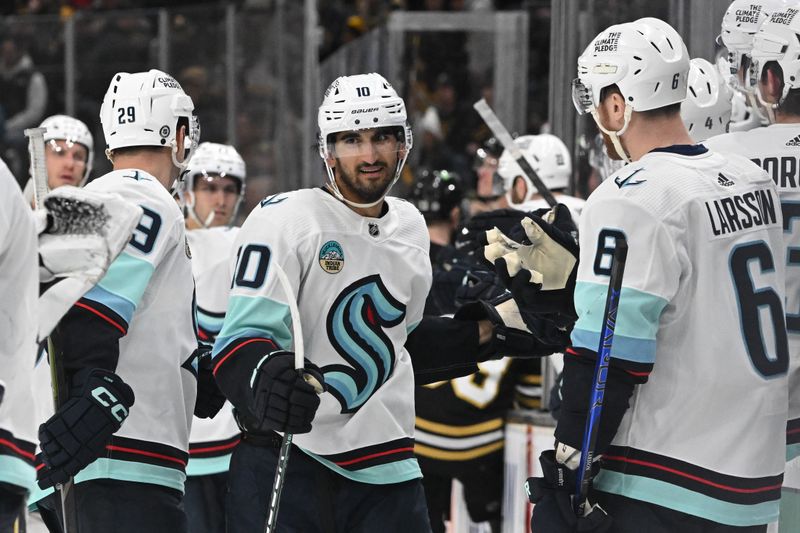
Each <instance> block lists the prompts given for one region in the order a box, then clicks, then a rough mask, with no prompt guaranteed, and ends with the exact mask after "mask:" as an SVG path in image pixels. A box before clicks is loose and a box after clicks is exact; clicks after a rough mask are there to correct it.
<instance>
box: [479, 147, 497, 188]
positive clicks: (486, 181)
mask: <svg viewBox="0 0 800 533" xmlns="http://www.w3.org/2000/svg"><path fill="white" fill-rule="evenodd" d="M495 172H497V158H496V157H494V156H491V155H487V156H486V157H484V158H483V159H482V160H481V164H480V166H479V167H478V170H477V173H478V185H477V191H476V192H477V193H478V196H482V197H484V198H485V197H489V196H492V188H493V186H494V173H495Z"/></svg>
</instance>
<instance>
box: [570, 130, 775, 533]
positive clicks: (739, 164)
mask: <svg viewBox="0 0 800 533" xmlns="http://www.w3.org/2000/svg"><path fill="white" fill-rule="evenodd" d="M782 233H783V227H782V218H781V210H780V201H779V199H778V194H777V190H776V188H775V186H774V184H773V183H772V180H771V179H770V178H769V176H767V174H766V173H765V172H763V171H761V170H760V169H759V168H757V167H756V166H755V165H753V163H751V162H750V161H748V160H746V159H744V158H742V157H740V156H738V155H734V154H725V155H724V156H723V155H721V154H718V153H714V152H710V151H708V150H707V149H706V148H705V147H703V146H700V145H695V146H674V147H670V148H664V149H657V150H653V151H652V152H650V153H648V154H646V155H645V156H643V157H642V158H641V159H639V160H638V161H636V162H634V163H632V164H629V165H628V166H626V167H624V168H623V169H621V170H619V171H618V172H616V173H615V174H614V175H613V176H611V177H610V178H609V179H608V180H606V181H605V182H603V183H602V184H601V185H600V187H599V188H598V189H597V190H596V191H595V192H594V193H593V194H592V196H591V197H590V198H589V200H588V202H587V204H586V207H585V208H584V210H583V214H582V218H581V224H580V236H581V237H580V240H581V261H580V266H579V271H578V281H577V286H576V289H575V308H576V311H577V313H578V321H577V323H576V325H575V329H574V331H573V333H572V341H573V346H574V347H575V348H585V349H589V350H592V351H595V352H596V351H597V349H598V344H599V338H600V333H599V332H600V330H601V327H602V324H601V322H602V316H603V311H604V307H605V300H606V292H607V289H608V281H609V274H610V269H609V266H610V261H611V255H612V253H613V249H614V242H615V238H617V237H618V236H622V235H624V236H625V238H626V239H627V242H628V259H627V264H626V268H625V274H624V278H623V282H622V293H621V296H620V303H619V310H618V315H617V323H616V332H615V336H614V344H613V351H612V357H613V358H614V359H615V360H616V362H615V364H617V365H618V366H620V367H622V368H623V369H625V370H627V371H628V372H630V373H633V374H634V375H639V376H647V374H648V373H649V381H647V383H644V384H641V385H639V386H637V387H636V389H635V391H634V393H633V396H632V398H631V402H630V407H629V409H628V410H627V412H626V413H625V415H624V418H623V419H622V422H621V424H620V426H619V428H618V430H617V432H616V436H615V437H614V440H613V441H612V444H611V446H610V447H609V449H608V450H607V451H606V453H605V454H604V456H603V457H604V460H603V469H602V471H601V473H600V474H599V475H598V477H597V478H596V480H595V483H594V486H595V488H596V489H598V490H601V491H605V492H610V493H614V494H620V495H623V496H627V497H630V498H634V499H638V500H643V501H647V502H651V503H654V504H657V505H660V506H663V507H667V508H670V509H674V510H677V511H680V512H684V513H688V514H691V515H694V516H699V517H702V518H705V519H708V520H712V521H715V522H720V523H724V524H730V525H736V526H747V525H757V524H765V523H768V522H771V521H774V520H776V519H777V516H778V500H779V498H780V486H781V481H782V477H783V468H784V432H785V426H786V415H787V369H788V367H789V351H788V347H787V339H786V329H785V323H784V315H783V313H784V309H783V303H784V296H785V291H784V269H785V259H784V251H783V250H784V244H783V237H782ZM567 357H569V356H567ZM651 370H652V372H651ZM600 423H601V424H602V421H601V422H600ZM557 435H558V432H557Z"/></svg>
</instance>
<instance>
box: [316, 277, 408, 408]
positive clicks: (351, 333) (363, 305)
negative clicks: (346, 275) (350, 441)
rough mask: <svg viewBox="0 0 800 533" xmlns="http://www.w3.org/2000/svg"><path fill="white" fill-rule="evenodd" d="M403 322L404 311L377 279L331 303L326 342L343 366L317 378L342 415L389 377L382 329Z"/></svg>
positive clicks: (389, 350)
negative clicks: (344, 363) (325, 387)
mask: <svg viewBox="0 0 800 533" xmlns="http://www.w3.org/2000/svg"><path fill="white" fill-rule="evenodd" d="M405 316H406V306H405V305H403V304H402V303H400V302H398V301H397V300H396V299H395V298H394V297H393V296H392V295H391V294H389V291H388V290H387V289H386V286H385V285H384V284H383V281H381V278H380V276H379V275H377V274H376V275H372V276H367V277H366V278H363V279H360V280H358V281H356V282H355V283H353V284H352V285H350V286H349V287H347V288H346V289H345V290H344V291H342V293H341V294H339V296H338V297H337V298H336V300H335V301H334V302H333V305H332V306H331V310H330V312H329V313H328V319H327V325H328V338H329V339H330V341H331V344H332V345H333V347H334V348H335V349H336V351H337V352H338V353H339V355H341V356H342V357H343V358H344V359H345V361H347V362H348V363H349V365H328V366H326V367H324V368H323V369H322V372H323V373H324V374H325V383H326V384H327V385H328V387H329V392H330V393H331V394H333V396H334V397H335V398H336V399H337V400H339V403H340V404H341V405H342V413H353V412H355V411H357V410H358V409H359V408H360V407H361V406H362V405H364V403H365V402H366V401H367V400H368V399H369V398H370V397H371V396H372V395H373V394H375V391H377V390H378V389H379V388H380V387H381V386H382V385H383V384H384V383H386V380H387V379H389V376H391V375H392V371H393V370H394V364H395V353H394V346H393V345H392V341H391V340H389V337H388V336H387V335H386V333H384V328H391V327H393V326H396V325H398V324H400V323H401V322H402V321H403V319H404V318H405Z"/></svg>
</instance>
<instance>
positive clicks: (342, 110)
mask: <svg viewBox="0 0 800 533" xmlns="http://www.w3.org/2000/svg"><path fill="white" fill-rule="evenodd" d="M317 126H318V127H319V155H320V157H322V159H323V160H327V159H328V158H330V157H332V150H331V147H332V145H333V142H332V141H333V139H332V138H330V135H331V134H333V133H338V132H342V131H354V130H363V129H372V128H386V127H397V128H400V129H401V131H402V134H403V142H404V153H403V155H402V156H400V157H399V158H398V160H397V168H396V169H395V176H394V179H393V180H392V181H391V183H390V184H389V186H388V187H387V188H386V191H385V192H384V196H385V195H386V194H387V193H388V192H389V189H391V188H392V186H393V185H394V184H395V183H396V182H397V180H398V179H400V172H401V171H402V170H403V165H404V164H405V162H406V159H407V158H408V153H409V152H410V151H411V146H412V144H413V143H412V137H411V127H410V126H409V125H408V121H407V115H406V106H405V103H404V102H403V99H402V98H400V96H398V95H397V92H396V91H395V90H394V88H393V87H392V86H391V84H390V83H389V82H388V81H386V79H384V77H383V76H381V75H380V74H377V73H375V72H372V73H369V74H357V75H354V76H341V77H339V78H336V79H335V80H334V81H333V83H331V84H330V86H329V87H328V89H327V90H326V91H325V96H324V97H323V99H322V104H321V105H320V106H319V113H318V114H317ZM325 169H326V170H327V172H328V181H329V183H330V186H331V189H332V191H333V194H335V195H336V197H337V198H339V199H340V200H342V201H343V202H345V203H347V204H349V205H352V206H354V207H371V206H373V205H376V204H378V203H379V202H380V201H381V200H383V197H381V199H379V200H376V201H375V202H372V203H369V204H357V203H354V202H351V201H350V200H347V199H346V198H344V197H343V196H342V194H341V192H339V187H338V186H337V185H336V180H335V178H334V175H333V169H332V168H331V167H330V166H328V165H327V163H326V165H325Z"/></svg>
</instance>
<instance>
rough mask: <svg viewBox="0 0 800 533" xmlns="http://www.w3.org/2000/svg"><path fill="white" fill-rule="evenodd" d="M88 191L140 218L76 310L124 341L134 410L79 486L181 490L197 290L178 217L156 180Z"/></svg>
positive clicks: (124, 177) (107, 181)
mask: <svg viewBox="0 0 800 533" xmlns="http://www.w3.org/2000/svg"><path fill="white" fill-rule="evenodd" d="M86 188H87V189H95V190H99V191H107V192H116V193H118V194H120V195H121V196H122V197H123V198H125V199H126V200H129V201H132V202H135V203H136V204H138V205H140V206H141V207H142V208H143V209H144V214H143V215H142V219H141V221H140V223H139V225H138V226H137V227H136V229H135V230H134V232H133V236H132V238H131V241H130V242H129V243H128V245H127V246H126V247H125V249H124V250H123V252H122V253H121V254H120V256H119V257H118V258H117V259H116V260H115V261H114V262H113V263H112V264H111V266H110V267H109V269H108V272H107V273H106V275H105V276H104V277H103V278H102V279H101V280H100V282H99V283H98V284H97V285H96V286H95V287H93V288H92V289H91V290H90V291H89V292H87V293H86V295H85V296H84V297H83V298H82V299H81V300H80V302H79V303H78V304H76V305H83V306H85V307H88V308H89V310H90V311H92V312H94V313H95V314H98V315H99V316H100V317H101V318H103V319H104V320H107V321H109V322H110V323H111V324H112V325H113V326H114V327H116V328H118V329H120V330H121V331H124V332H125V335H124V336H123V337H122V338H121V339H120V341H119V362H118V364H117V368H116V373H117V374H119V375H120V376H121V377H122V379H123V380H124V381H125V382H126V383H127V384H128V385H130V386H131V388H132V389H133V392H134V394H135V395H136V402H135V404H134V405H133V407H131V409H130V415H129V416H128V418H127V419H126V420H125V422H124V423H123V424H122V428H121V429H120V430H119V431H118V432H117V433H116V434H115V435H114V437H113V438H112V442H111V444H109V445H108V446H107V447H106V449H107V454H106V456H105V457H102V458H100V459H98V460H97V461H95V462H94V463H92V464H90V465H89V466H88V467H87V468H85V469H84V470H82V471H81V472H80V473H79V474H78V475H77V476H76V478H75V479H76V482H81V481H86V480H89V479H97V478H112V479H120V480H125V481H138V482H142V483H153V484H156V485H162V486H166V487H170V488H173V489H176V490H181V491H182V490H183V482H184V480H185V477H186V476H185V467H186V462H187V459H188V453H187V450H188V447H189V429H190V427H191V423H192V417H193V411H194V403H195V398H196V396H197V378H196V361H195V357H194V356H195V351H196V349H197V336H196V332H195V310H194V281H193V279H192V267H191V262H190V252H189V246H188V244H187V242H186V231H185V229H184V220H183V215H182V213H181V210H180V209H179V208H178V205H177V204H176V202H175V200H174V199H173V198H172V196H171V195H170V194H169V192H168V191H167V190H166V189H165V188H164V187H163V186H162V185H161V184H160V183H159V182H158V180H156V178H155V177H153V176H151V175H149V174H147V173H146V172H143V171H141V170H118V171H113V172H110V173H108V174H106V175H105V176H102V177H101V178H99V179H96V180H94V181H92V182H91V183H89V184H88V185H87V186H86ZM106 313H108V314H106Z"/></svg>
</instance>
